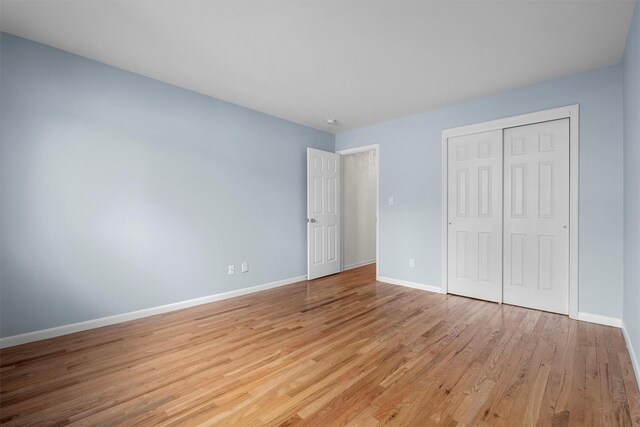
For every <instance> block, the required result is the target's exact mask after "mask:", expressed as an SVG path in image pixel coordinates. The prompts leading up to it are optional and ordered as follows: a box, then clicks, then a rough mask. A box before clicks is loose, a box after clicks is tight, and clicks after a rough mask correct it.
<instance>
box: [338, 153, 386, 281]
mask: <svg viewBox="0 0 640 427" xmlns="http://www.w3.org/2000/svg"><path fill="white" fill-rule="evenodd" d="M363 151H375V152H376V261H375V262H376V280H379V278H380V144H372V145H363V146H362V147H354V148H347V149H344V150H338V151H336V154H340V155H341V156H346V155H347V154H353V153H361V152H363ZM340 172H341V173H342V169H340ZM340 197H342V193H341V194H340ZM343 209H344V203H341V204H340V215H342V214H343ZM343 219H344V218H341V220H343ZM342 222H343V223H344V221H342ZM340 245H342V246H343V247H342V248H341V250H340V253H341V259H340V265H341V268H340V271H344V269H345V268H344V267H345V266H344V233H341V234H340Z"/></svg>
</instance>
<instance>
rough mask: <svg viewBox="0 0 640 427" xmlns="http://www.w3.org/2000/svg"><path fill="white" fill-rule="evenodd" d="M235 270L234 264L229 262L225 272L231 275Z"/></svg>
mask: <svg viewBox="0 0 640 427" xmlns="http://www.w3.org/2000/svg"><path fill="white" fill-rule="evenodd" d="M235 272H236V266H235V265H233V264H229V269H228V270H227V274H228V275H229V276H231V275H232V274H233V273H235Z"/></svg>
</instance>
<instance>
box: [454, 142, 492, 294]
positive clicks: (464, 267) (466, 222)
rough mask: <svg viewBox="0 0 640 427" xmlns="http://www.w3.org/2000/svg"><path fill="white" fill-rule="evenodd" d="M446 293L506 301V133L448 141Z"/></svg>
mask: <svg viewBox="0 0 640 427" xmlns="http://www.w3.org/2000/svg"><path fill="white" fill-rule="evenodd" d="M447 159H448V168H447V169H448V174H449V176H448V187H449V188H448V287H449V289H448V291H449V292H450V293H453V294H458V295H464V296H468V297H472V298H480V299H484V300H489V301H497V302H499V301H501V300H502V130H496V131H491V132H483V133H477V134H473V135H464V136H459V137H455V138H449V140H448V153H447Z"/></svg>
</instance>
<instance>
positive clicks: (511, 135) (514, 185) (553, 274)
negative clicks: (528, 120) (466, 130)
mask: <svg viewBox="0 0 640 427" xmlns="http://www.w3.org/2000/svg"><path fill="white" fill-rule="evenodd" d="M568 227H569V119H562V120H554V121H550V122H544V123H537V124H532V125H528V126H520V127H515V128H510V129H505V130H504V302H505V303H507V304H514V305H519V306H524V307H530V308H535V309H539V310H545V311H551V312H555V313H561V314H568V313H569V228H568Z"/></svg>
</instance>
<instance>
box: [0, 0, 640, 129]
mask: <svg viewBox="0 0 640 427" xmlns="http://www.w3.org/2000/svg"><path fill="white" fill-rule="evenodd" d="M0 5H1V11H0V13H1V19H0V30H2V31H5V32H7V33H10V34H14V35H17V36H20V37H24V38H27V39H30V40H34V41H36V42H40V43H44V44H47V45H50V46H54V47H57V48H60V49H63V50H66V51H69V52H73V53H76V54H78V55H82V56H85V57H88V58H92V59H95V60H98V61H101V62H104V63H107V64H110V65H113V66H116V67H119V68H122V69H125V70H129V71H133V72H135V73H139V74H142V75H145V76H149V77H152V78H154V79H158V80H161V81H164V82H167V83H171V84H174V85H177V86H181V87H184V88H187V89H191V90H194V91H197V92H201V93H204V94H207V95H211V96H214V97H216V98H220V99H224V100H226V101H230V102H233V103H236V104H239V105H242V106H245V107H249V108H252V109H254V110H258V111H262V112H265V113H268V114H272V115H274V116H277V117H282V118H284V119H288V120H291V121H294V122H297V123H302V124H305V125H308V126H311V127H314V128H317V129H323V130H327V131H329V132H334V133H335V132H341V131H344V130H347V129H352V128H356V127H360V126H364V125H367V124H371V123H375V122H378V121H383V120H387V119H391V118H394V117H399V116H404V115H408V114H412V113H417V112H421V111H426V110H430V109H433V108H437V107H440V106H443V105H447V104H453V103H456V102H460V101H464V100H468V99H472V98H476V97H479V96H483V95H489V94H494V93H497V92H501V91H505V90H508V89H512V88H516V87H520V86H525V85H528V84H532V83H537V82H541V81H544V80H549V79H553V78H557V77H561V76H565V75H568V74H573V73H576V72H580V71H585V70H589V69H593V68H597V67H601V66H604V65H609V64H615V63H618V62H620V60H621V58H622V54H623V50H624V43H625V40H626V36H627V33H628V30H629V25H630V21H631V15H632V11H633V7H634V3H633V1H630V0H629V1H627V0H604V1H584V0H570V1H564V0H552V1H535V0H534V1H526V0H520V1H508V0H503V1H482V0H480V1H479V0H476V1H468V2H467V1H398V0H396V1H363V0H339V1H320V0H317V1H314V0H307V1H305V0H285V1H282V0H278V1H268V0H206V1H205V0H93V1H87V0H44V1H37V0H2V1H1V3H0ZM328 118H337V119H338V120H339V122H340V124H339V125H338V126H328V125H323V123H322V121H323V120H324V119H328Z"/></svg>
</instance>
